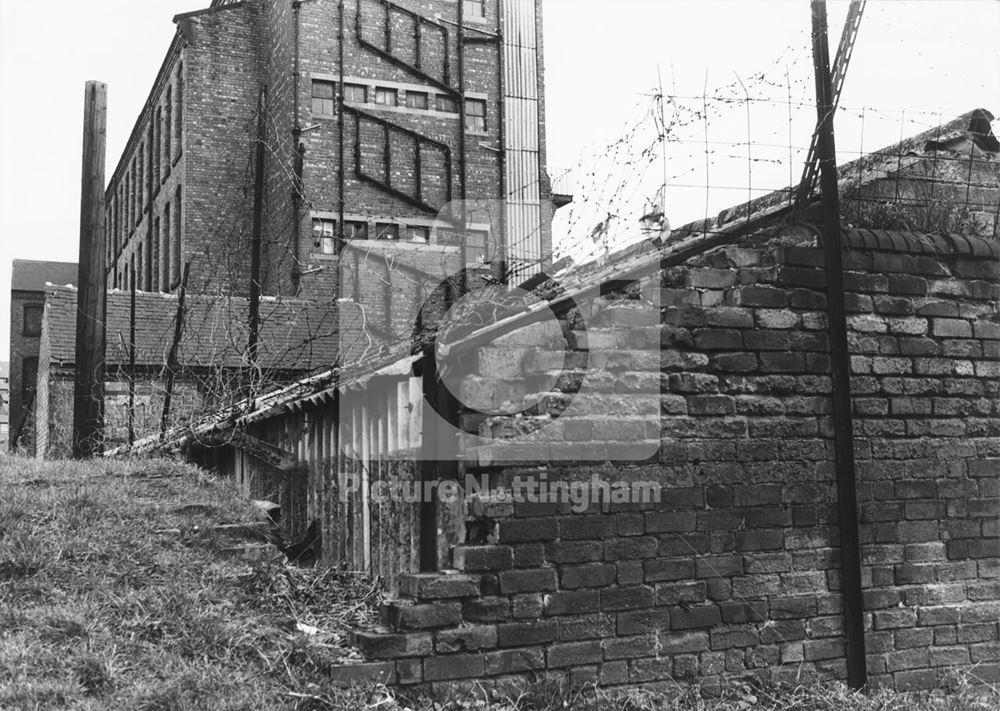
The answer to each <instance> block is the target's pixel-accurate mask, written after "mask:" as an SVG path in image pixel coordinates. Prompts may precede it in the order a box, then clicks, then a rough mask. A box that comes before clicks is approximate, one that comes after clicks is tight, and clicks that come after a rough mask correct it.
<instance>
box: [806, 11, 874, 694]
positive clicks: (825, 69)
mask: <svg viewBox="0 0 1000 711" xmlns="http://www.w3.org/2000/svg"><path fill="white" fill-rule="evenodd" d="M812 36H813V65H814V67H815V70H816V114H817V156H818V158H819V167H820V189H821V191H822V196H823V247H824V250H825V257H826V289H827V303H828V307H827V314H828V317H829V322H830V363H831V375H832V380H833V425H834V449H835V452H836V457H837V461H836V464H837V501H838V507H839V514H840V520H839V523H840V556H841V575H840V581H841V592H842V595H843V598H844V631H845V633H846V636H847V682H848V684H850V686H851V687H853V688H855V689H860V688H861V687H863V686H864V685H865V683H866V682H867V680H868V676H867V674H868V672H867V667H866V664H865V629H864V602H863V599H862V595H861V546H860V542H859V536H858V495H857V478H856V473H855V467H854V419H853V415H852V411H851V369H850V360H849V358H848V351H847V308H846V306H845V303H844V264H843V253H842V249H843V247H842V240H841V234H840V193H839V188H838V187H837V147H836V143H835V141H834V137H833V112H834V95H833V81H832V77H831V74H830V48H829V45H828V40H827V25H826V2H825V0H812Z"/></svg>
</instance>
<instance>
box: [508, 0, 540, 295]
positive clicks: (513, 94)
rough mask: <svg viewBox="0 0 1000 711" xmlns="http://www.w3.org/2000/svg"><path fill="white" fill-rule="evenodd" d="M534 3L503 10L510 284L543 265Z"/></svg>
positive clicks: (517, 2) (517, 1) (519, 2)
mask: <svg viewBox="0 0 1000 711" xmlns="http://www.w3.org/2000/svg"><path fill="white" fill-rule="evenodd" d="M535 20H536V16H535V1H534V0H506V1H505V2H504V6H503V23H504V32H503V66H504V138H503V141H504V145H503V148H504V151H505V153H506V163H505V168H504V179H505V184H506V186H507V195H506V198H505V199H506V201H507V208H506V211H507V220H506V222H507V235H506V240H505V241H506V244H507V250H508V257H509V260H510V267H509V268H510V271H511V276H510V281H511V283H515V284H516V283H518V282H519V281H521V280H523V279H524V278H526V277H528V276H531V275H532V274H536V273H537V272H538V271H539V270H540V269H541V262H542V258H543V255H542V224H541V206H540V202H539V190H538V186H539V181H540V178H541V168H540V160H539V158H540V150H539V140H538V119H539V92H538V54H537V52H538V43H537V38H536V35H535V27H536V25H535Z"/></svg>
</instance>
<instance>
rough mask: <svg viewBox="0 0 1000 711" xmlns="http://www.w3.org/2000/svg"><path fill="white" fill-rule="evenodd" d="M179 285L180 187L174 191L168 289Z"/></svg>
mask: <svg viewBox="0 0 1000 711" xmlns="http://www.w3.org/2000/svg"><path fill="white" fill-rule="evenodd" d="M180 283H181V186H180V185H178V186H177V190H176V191H174V239H173V241H172V242H171V252H170V288H171V289H175V288H177V285H178V284H180Z"/></svg>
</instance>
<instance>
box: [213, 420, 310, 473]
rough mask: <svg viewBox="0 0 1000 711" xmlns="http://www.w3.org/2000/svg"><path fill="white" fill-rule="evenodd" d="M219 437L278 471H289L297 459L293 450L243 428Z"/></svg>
mask: <svg viewBox="0 0 1000 711" xmlns="http://www.w3.org/2000/svg"><path fill="white" fill-rule="evenodd" d="M220 439H221V441H227V442H228V443H229V444H231V445H232V446H233V447H235V448H236V449H237V450H239V451H241V452H245V453H247V454H250V455H252V456H253V457H255V458H257V459H259V460H260V461H262V462H264V463H265V464H267V465H269V466H272V467H274V468H275V469H277V470H278V471H283V472H287V471H291V470H292V469H293V468H294V467H295V465H296V463H297V461H298V460H297V458H296V456H295V454H294V453H293V452H289V451H288V450H287V449H284V448H282V447H279V446H277V445H274V444H271V443H270V442H265V441H264V440H262V439H258V438H257V437H254V436H253V435H251V434H248V433H247V432H244V431H243V430H238V429H236V430H231V431H230V432H228V433H225V434H223V435H222V436H221V438H220ZM243 476H245V472H243Z"/></svg>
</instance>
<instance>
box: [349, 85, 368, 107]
mask: <svg viewBox="0 0 1000 711" xmlns="http://www.w3.org/2000/svg"><path fill="white" fill-rule="evenodd" d="M357 91H360V92H361V96H362V98H361V99H360V100H359V99H357V98H356V97H352V96H351V94H352V93H354V92H357ZM344 103H348V104H367V103H368V86H367V85H366V84H353V83H351V82H344Z"/></svg>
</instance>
